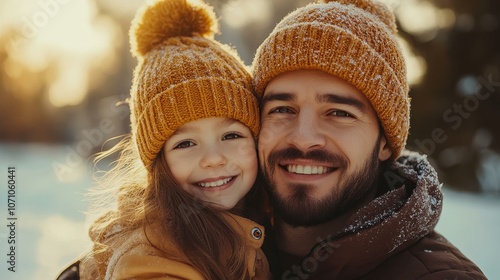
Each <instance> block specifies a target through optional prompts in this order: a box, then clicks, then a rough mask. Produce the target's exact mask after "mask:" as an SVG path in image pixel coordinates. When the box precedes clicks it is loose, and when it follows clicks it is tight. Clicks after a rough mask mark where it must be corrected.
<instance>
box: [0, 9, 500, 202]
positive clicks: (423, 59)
mask: <svg viewBox="0 0 500 280" xmlns="http://www.w3.org/2000/svg"><path fill="white" fill-rule="evenodd" d="M208 2H210V3H212V4H213V5H214V6H215V7H216V13H217V15H219V16H220V18H221V34H219V35H218V36H217V39H218V40H221V41H222V42H225V43H228V44H230V45H233V46H234V47H235V48H236V49H237V50H238V51H239V53H240V55H241V57H242V58H243V60H244V61H245V62H246V63H247V64H251V62H252V57H253V54H254V53H255V50H256V49H257V47H258V46H259V44H260V43H261V42H262V41H263V40H264V38H265V37H266V36H267V35H268V34H269V32H270V31H271V30H272V28H273V27H274V25H275V24H276V23H277V22H278V21H279V20H280V19H281V18H282V17H283V16H285V15H286V14H287V13H289V12H291V11H293V10H294V9H295V8H296V7H299V6H303V5H305V4H307V3H308V2H309V1H305V0H211V1H208ZM383 2H385V3H387V4H388V5H390V6H391V8H392V9H393V10H394V11H395V13H396V15H397V18H398V25H399V31H400V32H399V34H400V37H401V42H402V44H403V46H404V48H403V49H404V51H405V53H406V54H407V63H408V68H409V79H410V83H411V91H410V95H411V97H412V112H411V114H412V116H411V118H412V121H411V130H410V137H409V139H408V144H407V147H408V148H410V149H412V150H417V151H419V152H422V153H426V154H428V155H429V159H430V160H431V162H432V164H433V165H434V166H435V167H436V168H437V170H438V172H439V175H440V178H441V180H442V181H443V182H445V184H447V185H448V186H450V187H454V188H458V189H461V190H467V191H474V192H479V191H485V192H491V193H497V194H498V193H500V140H499V139H500V128H499V126H498V124H497V123H498V122H499V121H500V2H499V1H497V0H477V1H469V0H402V1H398V0H384V1H383ZM27 3H31V4H27ZM141 3H142V0H131V1H127V2H126V3H125V2H122V1H105V0H88V1H82V0H64V1H63V0H39V1H38V0H30V1H22V3H20V2H19V1H15V0H6V1H2V2H1V3H0V11H1V12H0V14H1V17H0V63H1V66H2V71H0V100H1V101H0V142H3V143H34V142H35V143H44V144H55V145H60V144H68V143H75V142H78V141H80V142H79V143H82V141H81V140H82V139H84V140H86V141H87V142H88V143H91V144H92V151H87V150H85V154H84V155H85V156H90V155H91V154H92V153H93V152H96V151H99V150H100V149H101V146H102V144H103V142H104V141H105V140H106V139H108V138H111V137H114V136H117V135H120V134H124V133H127V132H128V125H129V123H128V122H129V120H128V106H126V105H121V106H118V107H116V106H115V104H117V103H119V102H120V101H123V100H125V99H126V98H127V96H128V94H129V89H130V85H131V77H132V71H133V67H134V66H135V63H136V61H135V59H133V58H132V57H131V55H130V52H129V45H128V29H129V26H130V21H131V19H132V18H133V16H134V13H135V11H136V10H137V8H138V7H139V5H140V4H141ZM74 148H75V150H77V152H80V153H83V152H84V151H83V146H82V147H80V148H81V151H78V149H79V147H78V146H75V147H74ZM87 148H88V147H87Z"/></svg>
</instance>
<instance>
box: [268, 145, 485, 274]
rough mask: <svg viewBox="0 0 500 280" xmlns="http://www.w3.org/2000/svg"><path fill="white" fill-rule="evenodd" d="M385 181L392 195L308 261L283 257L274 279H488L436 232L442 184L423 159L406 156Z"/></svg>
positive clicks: (363, 213)
mask: <svg viewBox="0 0 500 280" xmlns="http://www.w3.org/2000/svg"><path fill="white" fill-rule="evenodd" d="M382 179H383V181H385V185H386V186H388V191H387V192H385V193H384V194H382V195H380V196H379V197H378V198H376V199H375V200H373V201H372V202H370V203H369V204H367V205H366V206H364V207H363V208H361V209H360V210H359V211H357V212H356V213H355V214H354V215H353V216H352V217H351V218H350V220H349V222H348V223H347V224H348V226H347V227H346V228H344V230H342V231H340V232H339V233H335V234H333V233H332V234H331V235H327V236H321V238H323V241H321V242H318V244H317V245H316V246H315V247H313V249H312V250H311V252H310V253H309V255H307V256H306V257H304V258H297V257H294V256H290V255H287V254H285V253H279V254H278V255H277V259H276V262H277V263H280V264H279V265H278V266H279V269H278V270H277V271H278V273H276V274H277V275H274V277H275V279H290V280H291V279H294V280H295V279H309V280H311V279H362V280H368V279H381V280H391V279H394V280H406V279H420V280H434V279H435V280H438V279H439V280H445V279H449V280H454V279H460V280H465V279H470V280H472V279H474V280H478V279H479V280H480V279H486V277H485V276H484V275H483V274H482V272H481V271H480V269H479V268H478V267H477V266H476V265H475V264H474V263H472V262H471V261H470V260H469V259H467V258H466V257H465V256H464V255H463V254H462V253H460V251H459V250H458V249H457V248H455V247H454V246H453V245H452V244H450V243H449V242H448V241H447V240H446V239H445V238H443V237H442V236H441V235H439V234H437V233H436V232H435V231H434V227H435V226H436V224H437V221H438V219H439V215H440V213H441V207H442V193H441V189H440V187H441V185H440V184H439V182H438V180H437V175H436V172H435V171H434V169H433V168H432V167H431V166H430V164H429V163H428V161H427V160H426V158H425V157H424V156H420V155H418V154H416V153H410V152H405V153H404V154H403V156H402V157H401V158H399V159H398V161H397V162H395V163H394V164H393V165H392V166H391V168H390V169H389V170H388V171H386V172H385V173H384V176H383V178H382ZM381 183H382V180H381ZM293 260H294V262H291V261H293ZM285 263H287V264H286V265H285ZM293 263H295V265H293ZM299 268H302V269H299Z"/></svg>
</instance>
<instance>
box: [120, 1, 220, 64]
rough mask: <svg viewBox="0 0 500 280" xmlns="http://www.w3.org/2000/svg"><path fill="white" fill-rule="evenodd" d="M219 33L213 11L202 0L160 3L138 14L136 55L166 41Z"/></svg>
mask: <svg viewBox="0 0 500 280" xmlns="http://www.w3.org/2000/svg"><path fill="white" fill-rule="evenodd" d="M217 32H219V26H218V22H217V19H216V16H215V13H214V11H213V8H212V7H210V6H208V5H207V4H205V3H203V2H201V1H196V2H195V1H189V0H156V1H154V2H153V3H152V4H150V5H147V6H145V7H143V8H142V10H140V11H139V12H137V14H136V16H135V18H134V20H133V21H132V26H131V28H130V45H131V51H132V54H133V55H134V56H137V57H142V56H144V55H145V54H147V53H148V52H149V51H151V50H152V49H154V48H155V47H156V46H158V45H159V44H161V43H162V42H164V41H165V40H167V39H169V38H172V37H178V36H187V37H190V36H193V35H199V36H203V37H206V38H213V36H214V34H215V33H217Z"/></svg>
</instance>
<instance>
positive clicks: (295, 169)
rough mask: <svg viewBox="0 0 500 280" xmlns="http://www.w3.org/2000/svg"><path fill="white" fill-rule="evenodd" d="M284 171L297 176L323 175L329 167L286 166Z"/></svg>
mask: <svg viewBox="0 0 500 280" xmlns="http://www.w3.org/2000/svg"><path fill="white" fill-rule="evenodd" d="M286 169H287V171H288V172H290V173H297V174H324V173H328V172H330V170H331V168H329V167H324V166H316V165H287V166H286Z"/></svg>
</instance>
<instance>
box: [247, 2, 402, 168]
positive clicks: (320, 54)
mask: <svg viewBox="0 0 500 280" xmlns="http://www.w3.org/2000/svg"><path fill="white" fill-rule="evenodd" d="M396 33H397V29H396V24H395V19H394V15H393V14H392V13H391V12H390V11H389V10H388V8H387V7H386V6H385V5H383V4H381V3H378V2H375V1H370V0H334V1H326V0H325V1H320V2H318V3H312V4H309V5H307V6H305V7H302V8H299V9H297V10H295V11H294V12H292V13H290V14H289V15H287V16H286V17H285V18H284V19H283V20H281V22H280V23H278V24H277V26H276V27H275V28H274V30H273V32H272V33H271V34H270V35H269V37H268V38H267V39H266V40H265V41H264V42H263V43H262V45H261V46H260V47H259V48H258V50H257V53H256V56H255V59H254V62H253V75H254V87H255V90H256V92H257V95H258V96H259V97H262V95H263V92H264V90H265V88H266V86H267V84H268V83H269V81H271V80H272V79H273V78H275V77H276V76H278V75H279V74H281V73H284V72H288V71H293V70H298V69H316V70H321V71H324V72H326V73H329V74H332V75H334V76H337V77H339V78H342V79H344V80H345V81H347V82H349V83H351V84H352V85H354V86H355V87H356V88H357V89H359V90H360V91H361V92H363V93H364V94H365V95H366V97H367V98H368V100H370V102H371V104H372V105H373V108H374V109H375V111H376V112H377V114H378V118H379V119H380V122H381V124H382V127H383V129H384V132H385V136H386V138H387V141H388V143H389V145H390V147H391V150H392V152H393V154H392V158H397V157H398V156H399V154H400V152H401V150H402V149H403V148H404V146H405V145H406V140H407V137H408V130H409V126H410V117H409V115H410V98H409V96H408V90H409V89H408V83H407V80H406V66H405V62H404V58H403V55H402V52H401V49H400V47H399V45H398V42H397V39H396Z"/></svg>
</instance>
